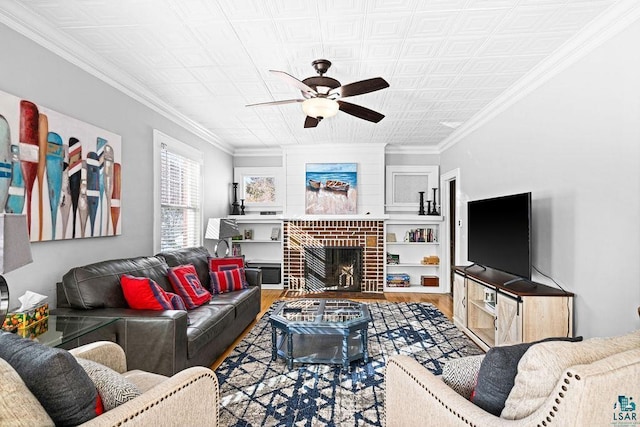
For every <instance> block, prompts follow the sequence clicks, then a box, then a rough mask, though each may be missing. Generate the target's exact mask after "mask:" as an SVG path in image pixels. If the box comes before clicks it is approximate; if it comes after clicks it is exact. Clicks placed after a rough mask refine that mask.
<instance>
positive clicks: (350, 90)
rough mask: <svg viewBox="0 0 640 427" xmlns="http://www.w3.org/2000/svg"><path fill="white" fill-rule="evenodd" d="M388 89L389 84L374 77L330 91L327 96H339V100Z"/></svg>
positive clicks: (380, 78)
mask: <svg viewBox="0 0 640 427" xmlns="http://www.w3.org/2000/svg"><path fill="white" fill-rule="evenodd" d="M388 87H389V83H387V81H386V80H385V79H383V78H382V77H374V78H372V79H367V80H360V81H359V82H353V83H349V84H346V85H343V86H340V87H337V88H335V89H331V90H330V91H329V93H328V95H335V94H338V95H340V97H341V98H346V97H348V96H356V95H362V94H363V93H369V92H375V91H376V90H380V89H385V88H388Z"/></svg>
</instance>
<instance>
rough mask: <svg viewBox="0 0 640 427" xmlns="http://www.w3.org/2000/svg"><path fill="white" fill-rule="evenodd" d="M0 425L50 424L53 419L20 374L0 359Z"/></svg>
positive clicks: (15, 426)
mask: <svg viewBox="0 0 640 427" xmlns="http://www.w3.org/2000/svg"><path fill="white" fill-rule="evenodd" d="M0 378H2V381H1V382H0V425H1V426H8V425H11V426H14V427H32V426H51V427H53V425H54V424H53V420H52V419H51V417H50V416H49V415H47V412H46V411H45V410H44V408H43V407H42V405H40V402H38V399H36V398H35V396H34V395H33V394H31V392H30V391H29V389H28V388H27V385H26V384H25V383H24V381H22V378H20V375H18V373H17V372H16V371H15V370H14V369H13V368H12V367H11V365H9V363H7V362H6V361H5V360H3V359H0Z"/></svg>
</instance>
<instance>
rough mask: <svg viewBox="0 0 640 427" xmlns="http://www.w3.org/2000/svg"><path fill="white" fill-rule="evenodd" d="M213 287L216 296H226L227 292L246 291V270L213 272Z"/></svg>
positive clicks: (233, 269)
mask: <svg viewBox="0 0 640 427" xmlns="http://www.w3.org/2000/svg"><path fill="white" fill-rule="evenodd" d="M210 275H211V287H212V288H213V292H214V293H216V294H224V293H227V292H234V291H241V290H242V289H246V286H244V284H243V282H242V276H244V268H232V269H229V270H224V271H212V272H211V273H210Z"/></svg>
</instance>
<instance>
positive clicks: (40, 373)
mask: <svg viewBox="0 0 640 427" xmlns="http://www.w3.org/2000/svg"><path fill="white" fill-rule="evenodd" d="M0 358H2V359H4V360H5V361H7V362H8V363H9V364H10V365H11V367H12V368H13V369H14V370H15V371H16V372H17V373H18V375H20V378H22V380H23V381H24V383H25V384H26V385H27V387H28V388H29V390H30V391H31V393H32V394H33V395H34V396H35V397H36V398H37V399H38V401H39V402H40V404H41V405H42V407H43V408H44V409H45V411H46V412H47V414H49V416H50V417H51V419H52V420H53V421H54V423H55V424H56V425H77V424H81V423H83V422H86V421H89V420H91V419H93V418H95V417H96V415H99V414H100V413H101V412H102V411H101V409H102V405H101V404H100V403H99V402H100V399H99V397H98V392H97V391H96V387H95V386H94V385H93V382H92V381H91V379H90V378H89V376H88V375H87V374H86V372H85V371H84V370H83V369H82V368H81V367H80V365H79V364H78V362H77V361H76V359H75V358H74V357H73V356H72V355H71V354H70V353H69V352H68V351H66V350H62V349H59V348H52V347H47V346H45V345H42V344H39V343H37V342H35V341H32V340H29V339H25V338H21V337H19V336H17V335H15V334H11V333H7V332H2V333H0Z"/></svg>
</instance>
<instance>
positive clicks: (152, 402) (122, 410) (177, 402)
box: [82, 366, 219, 427]
mask: <svg viewBox="0 0 640 427" xmlns="http://www.w3.org/2000/svg"><path fill="white" fill-rule="evenodd" d="M194 402H197V404H194ZM218 406H219V389H218V379H217V377H216V375H215V374H214V372H213V371H212V370H211V369H208V368H204V367H200V366H196V367H193V368H188V369H185V370H184V371H181V372H178V373H177V374H175V375H174V376H172V377H171V378H168V379H167V380H166V381H163V382H162V383H160V384H158V385H157V386H155V387H153V388H151V389H150V390H148V391H146V392H145V393H143V394H142V395H140V396H138V397H136V398H135V399H132V400H130V401H128V402H126V403H124V404H122V405H120V406H118V407H117V408H114V409H112V410H110V411H108V412H105V413H104V414H102V415H100V416H98V417H96V418H94V419H93V420H91V421H88V422H86V423H84V424H82V425H83V426H87V427H93V426H116V425H145V426H153V425H156V426H162V425H186V426H191V425H193V426H195V425H197V426H217V425H218V418H219V409H218Z"/></svg>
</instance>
